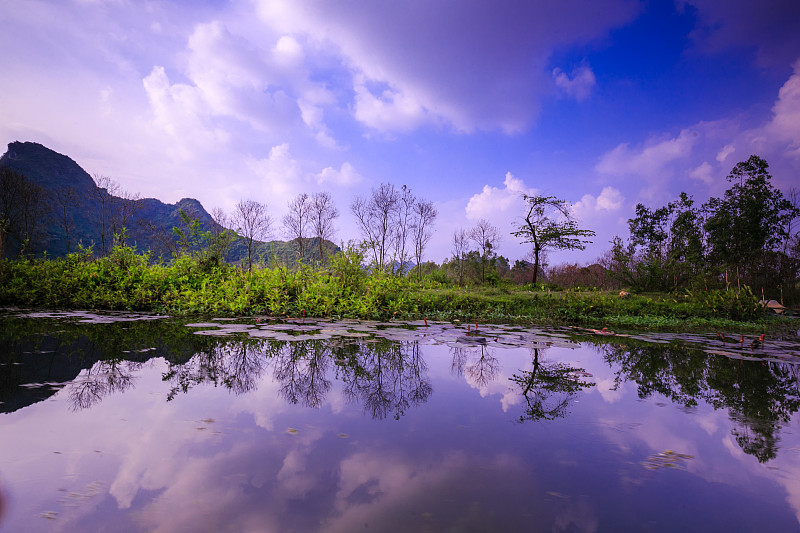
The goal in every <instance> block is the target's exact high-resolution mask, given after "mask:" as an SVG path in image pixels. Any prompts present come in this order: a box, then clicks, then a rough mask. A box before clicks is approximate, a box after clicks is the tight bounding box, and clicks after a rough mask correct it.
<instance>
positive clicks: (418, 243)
mask: <svg viewBox="0 0 800 533" xmlns="http://www.w3.org/2000/svg"><path fill="white" fill-rule="evenodd" d="M438 214H439V213H438V212H437V211H436V208H435V207H434V206H433V202H431V201H429V200H422V199H418V200H417V202H416V203H415V204H414V224H413V237H414V259H415V260H416V262H417V275H418V276H419V278H420V279H422V256H423V254H424V253H425V248H426V247H427V246H428V241H430V240H431V237H432V236H433V223H434V222H435V221H436V217H437V216H438Z"/></svg>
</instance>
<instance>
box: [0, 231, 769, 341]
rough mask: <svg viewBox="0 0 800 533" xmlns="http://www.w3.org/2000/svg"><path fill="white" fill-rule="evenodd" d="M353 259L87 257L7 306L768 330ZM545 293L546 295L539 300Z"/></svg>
mask: <svg viewBox="0 0 800 533" xmlns="http://www.w3.org/2000/svg"><path fill="white" fill-rule="evenodd" d="M363 259H364V257H363V252H362V251H361V250H360V249H358V248H355V247H350V248H348V249H347V250H345V251H344V252H340V253H338V254H336V255H334V256H333V257H331V259H330V262H329V265H328V266H326V267H319V268H311V267H309V266H307V265H303V264H299V263H298V265H296V266H295V267H294V268H289V267H287V266H285V265H278V266H272V267H268V266H266V265H263V264H262V265H257V267H256V268H254V269H253V270H252V271H251V272H245V271H243V270H242V269H240V268H237V267H234V266H230V265H228V264H225V263H217V262H214V261H208V260H207V258H206V257H205V256H203V255H202V254H188V253H187V254H183V255H180V256H179V257H178V258H176V259H175V260H173V261H172V262H170V263H164V262H152V261H151V257H150V255H149V254H148V253H145V254H137V253H136V250H135V249H134V248H131V247H124V246H117V247H115V248H114V249H113V250H112V251H111V253H110V254H109V255H108V256H106V257H101V258H94V257H92V255H91V253H90V252H89V251H86V250H83V251H81V252H79V253H73V254H70V255H69V256H67V257H66V258H60V259H52V260H46V259H19V260H14V261H12V260H3V261H2V262H0V304H3V305H18V306H32V307H47V308H60V309H110V310H134V311H149V312H161V313H167V314H172V315H208V314H213V315H228V316H234V315H256V314H263V315H271V316H284V315H288V316H295V317H299V316H302V315H303V314H304V313H305V315H306V316H309V317H311V316H316V317H328V316H338V317H342V318H360V319H391V318H418V319H422V318H426V319H447V320H455V319H459V320H464V321H467V320H468V321H472V320H481V321H537V322H555V323H569V324H587V325H602V326H615V327H620V326H623V327H687V326H693V327H704V328H711V327H723V328H724V327H726V326H731V325H736V327H737V328H739V329H742V328H747V327H749V328H762V329H763V328H765V327H769V326H770V325H773V326H774V325H776V324H779V321H777V319H771V320H769V319H767V318H766V317H764V316H763V311H762V310H761V308H760V306H759V305H758V302H757V298H756V297H755V296H754V295H753V294H752V292H750V290H749V289H747V288H744V289H742V290H730V291H724V290H712V291H703V292H697V293H692V292H686V293H684V294H681V295H669V294H649V295H644V294H642V295H629V296H627V297H625V298H622V297H620V295H619V294H617V293H612V292H607V291H598V290H592V291H585V292H579V291H575V290H563V291H552V290H548V289H546V288H545V287H544V286H542V285H538V286H532V285H528V286H516V285H513V284H511V283H509V282H504V283H500V284H498V286H496V287H487V286H483V287H475V288H462V287H455V286H452V285H449V284H446V283H442V282H440V281H435V280H434V279H432V278H435V276H430V275H429V276H427V277H425V278H423V279H422V280H421V281H419V280H417V279H416V277H415V276H409V277H399V276H395V275H390V274H386V273H383V272H380V271H375V272H370V271H369V270H368V269H366V268H364V267H363V265H362V262H363ZM531 289H534V290H531Z"/></svg>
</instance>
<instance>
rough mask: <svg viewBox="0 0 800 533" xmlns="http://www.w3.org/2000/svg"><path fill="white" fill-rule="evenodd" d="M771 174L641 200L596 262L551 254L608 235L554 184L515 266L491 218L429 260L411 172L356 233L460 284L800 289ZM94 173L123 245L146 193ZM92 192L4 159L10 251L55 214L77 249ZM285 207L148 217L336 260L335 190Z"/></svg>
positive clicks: (789, 224)
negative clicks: (445, 254) (81, 212)
mask: <svg viewBox="0 0 800 533" xmlns="http://www.w3.org/2000/svg"><path fill="white" fill-rule="evenodd" d="M771 179H772V176H771V175H770V173H769V171H768V164H767V162H766V161H765V160H763V159H761V158H760V157H758V156H755V155H754V156H751V157H750V158H749V159H748V160H747V161H743V162H740V163H738V164H737V165H736V166H734V167H733V169H732V170H731V172H730V174H729V175H728V177H727V180H728V182H729V183H730V187H729V188H728V190H726V191H725V193H724V194H723V195H722V196H721V197H719V198H714V197H712V198H710V199H709V200H708V201H707V202H706V203H705V204H702V205H700V206H697V205H696V204H695V202H694V199H693V198H692V197H691V196H690V195H688V194H686V193H681V194H680V196H679V197H678V198H677V199H675V200H674V201H671V202H669V203H668V204H667V205H664V206H661V207H658V208H648V207H646V206H644V205H643V204H638V205H637V206H636V210H635V216H634V217H633V218H631V219H630V220H629V221H628V226H629V231H630V235H629V237H628V239H627V240H623V239H622V238H621V237H619V236H617V237H615V238H614V239H613V240H612V241H611V249H610V250H609V251H608V252H606V253H605V254H604V255H603V256H602V257H601V258H599V259H598V261H597V262H596V263H595V264H594V265H590V266H587V267H580V266H578V265H577V264H575V265H569V264H565V265H556V266H550V265H548V264H547V255H548V253H549V252H551V251H558V250H582V249H585V246H586V244H588V243H589V242H591V241H590V240H589V239H591V238H592V237H594V236H595V232H594V231H593V230H590V229H585V228H581V227H579V225H578V222H577V221H576V220H575V218H574V215H573V210H572V207H571V205H570V204H569V203H568V202H566V201H563V200H561V199H558V198H556V197H554V196H541V195H524V196H523V197H522V200H523V210H522V211H521V214H520V216H519V218H518V222H517V223H516V224H515V227H514V231H512V232H511V235H512V236H514V237H515V238H517V239H519V241H520V242H521V243H524V244H528V245H530V252H529V254H528V255H527V256H526V257H525V258H523V259H518V260H516V261H515V262H514V264H513V266H512V265H511V264H510V263H509V260H508V259H506V258H505V257H503V256H500V255H497V249H498V246H499V244H500V243H501V241H502V234H501V232H500V230H499V229H498V228H497V227H495V226H494V225H493V224H492V223H491V222H490V221H489V220H486V219H481V220H479V221H478V222H477V224H476V225H475V226H473V227H471V228H459V229H457V230H455V231H454V233H453V235H452V241H451V254H452V255H451V256H450V257H449V258H448V259H446V260H445V261H444V262H443V263H442V264H441V265H438V264H436V263H433V262H426V261H425V252H426V249H427V246H428V243H429V241H430V239H431V237H432V236H433V232H434V227H435V224H436V221H437V218H438V212H437V210H436V207H435V206H434V204H433V202H432V201H430V200H427V199H425V198H421V197H418V196H417V195H415V194H414V193H413V192H412V190H411V189H410V188H409V187H408V186H406V185H403V186H401V187H397V186H395V185H393V184H391V183H382V184H380V185H379V186H378V187H376V188H373V189H371V191H370V192H369V193H368V194H365V195H361V196H356V197H355V198H354V199H353V201H352V202H351V204H350V206H349V208H350V212H351V214H352V215H353V217H354V218H355V221H356V225H357V228H358V231H359V237H360V238H359V240H357V241H356V243H355V244H352V243H351V245H350V246H353V247H355V248H357V249H358V250H359V252H360V253H361V254H362V255H363V258H364V261H365V263H368V266H369V267H370V268H372V269H373V270H375V271H381V272H385V273H391V274H394V275H398V276H405V275H409V274H410V272H411V271H412V269H413V274H414V275H416V276H417V277H418V278H419V279H421V278H423V277H424V276H428V277H430V278H432V279H434V280H436V281H440V282H443V283H450V284H456V285H461V286H464V285H475V284H497V283H505V282H510V283H517V284H532V285H533V286H534V287H535V286H542V284H543V283H544V284H549V286H551V287H552V288H557V286H559V285H560V286H562V287H568V286H572V285H576V284H578V285H585V286H600V287H602V288H613V287H627V288H630V289H632V290H634V291H667V292H669V291H681V290H685V289H693V288H703V289H710V288H730V287H742V286H744V285H748V286H750V287H753V288H754V289H755V290H758V289H759V288H761V289H763V290H764V291H768V292H771V294H772V293H774V291H776V290H777V291H778V292H781V293H782V292H783V291H787V290H788V291H790V292H791V291H795V292H796V291H798V289H797V286H796V284H797V279H798V272H799V271H800V238H799V237H798V235H799V233H798V231H797V228H796V227H795V226H794V224H795V222H796V219H797V218H798V217H799V216H800V195H798V192H797V190H796V189H793V190H792V191H790V193H789V197H788V198H786V197H784V196H783V193H782V192H781V191H780V190H778V189H777V188H775V187H774V186H773V185H772V183H771ZM94 181H95V185H96V187H95V188H94V189H93V197H92V198H91V199H90V200H91V205H92V206H93V207H94V208H95V210H96V211H97V212H96V213H95V214H94V217H93V224H94V225H95V233H94V234H95V235H97V236H98V241H99V242H96V243H94V245H95V246H96V247H97V250H95V251H94V252H95V254H96V255H101V256H103V255H107V254H108V253H109V252H110V250H111V248H112V247H113V246H114V245H125V244H126V239H127V235H128V230H129V228H130V224H131V223H132V220H134V215H135V214H136V213H137V211H138V210H140V209H141V208H142V205H143V204H142V200H141V198H140V196H139V195H138V194H135V193H131V192H129V191H126V190H124V189H122V187H121V186H120V185H119V184H118V183H117V182H115V181H114V180H112V179H110V178H107V177H104V176H99V175H95V176H94ZM81 201H84V202H85V201H86V199H81V198H79V195H78V193H77V192H76V191H75V190H73V189H71V188H69V187H64V188H61V189H58V190H55V191H49V192H48V191H46V190H44V189H43V188H42V187H40V186H38V185H36V184H35V183H32V182H31V181H29V180H27V179H26V178H25V176H24V175H22V174H20V173H18V172H15V171H13V170H10V169H8V168H3V169H0V250H2V251H3V252H4V255H13V253H14V252H16V253H17V254H20V255H26V254H31V253H35V252H36V249H37V247H36V244H37V241H38V240H39V239H40V238H41V236H42V227H43V226H44V225H45V220H47V221H49V223H50V224H51V226H52V225H55V226H56V227H58V228H60V231H61V234H62V235H63V240H64V243H65V247H66V251H67V253H69V252H70V251H71V250H72V249H74V247H75V242H74V233H75V209H76V207H77V206H79V205H81ZM286 207H287V211H286V214H285V215H284V216H283V217H282V218H281V220H280V222H279V223H278V222H276V221H275V220H274V219H273V217H272V216H271V215H270V213H269V209H268V206H267V205H266V204H263V203H259V202H256V201H254V200H242V201H240V202H239V203H237V204H236V206H235V207H234V209H233V211H232V212H231V213H226V212H225V211H223V210H222V209H214V210H212V213H211V217H210V219H207V220H200V217H199V216H198V213H195V212H191V211H184V210H181V213H180V220H179V221H178V223H177V224H176V225H175V226H174V227H172V228H171V231H169V228H166V229H165V228H164V227H161V226H159V225H158V224H157V223H156V221H153V220H148V219H147V218H144V217H140V219H139V220H138V221H137V223H138V224H139V226H140V228H139V229H140V230H142V231H144V232H145V233H148V234H149V235H150V236H151V238H152V241H153V242H159V243H161V244H162V245H163V249H164V250H166V251H167V252H168V253H169V255H172V256H173V257H177V256H178V255H181V254H193V255H196V256H197V258H198V260H200V261H203V262H204V263H206V264H207V265H209V266H213V265H219V264H221V263H223V262H226V261H228V259H229V258H230V251H231V249H232V248H233V247H239V249H240V250H241V253H240V254H238V257H241V258H242V260H241V263H242V266H243V267H245V268H246V269H247V270H252V268H253V265H254V262H258V260H259V258H260V257H263V255H262V254H263V249H259V247H260V246H261V243H262V242H263V241H266V240H267V239H271V238H273V237H274V235H275V233H276V230H279V232H280V234H281V235H282V236H283V237H284V238H286V239H288V240H289V242H291V243H292V244H293V250H294V254H295V257H294V258H295V259H296V260H297V261H299V262H301V263H307V264H308V263H313V262H314V261H317V262H319V263H320V264H324V263H325V262H326V261H327V258H328V254H329V252H330V248H329V247H330V245H326V244H325V243H330V242H331V241H333V239H335V237H336V233H337V230H336V227H335V221H336V220H337V219H338V218H339V217H340V212H339V209H338V208H337V206H336V205H335V203H334V201H333V198H332V197H331V195H330V194H329V193H327V192H317V193H313V194H307V193H301V194H298V195H296V196H295V197H294V198H292V199H291V200H289V202H288V204H287V206H286ZM326 246H328V247H327V248H326ZM9 252H11V253H9Z"/></svg>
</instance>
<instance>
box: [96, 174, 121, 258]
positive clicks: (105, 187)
mask: <svg viewBox="0 0 800 533" xmlns="http://www.w3.org/2000/svg"><path fill="white" fill-rule="evenodd" d="M92 178H93V179H94V183H95V188H94V195H95V199H96V200H97V201H98V203H99V204H100V213H99V214H98V216H99V217H100V218H99V220H98V221H97V226H98V230H99V231H100V253H101V254H102V255H107V254H108V248H109V244H110V241H111V238H110V237H112V236H113V235H111V236H109V235H108V231H109V228H110V225H111V221H110V219H111V210H112V208H113V203H114V198H115V197H114V195H115V194H116V192H117V191H118V190H119V183H117V182H116V181H114V180H113V179H111V178H109V177H108V176H102V175H100V174H95V175H93V176H92Z"/></svg>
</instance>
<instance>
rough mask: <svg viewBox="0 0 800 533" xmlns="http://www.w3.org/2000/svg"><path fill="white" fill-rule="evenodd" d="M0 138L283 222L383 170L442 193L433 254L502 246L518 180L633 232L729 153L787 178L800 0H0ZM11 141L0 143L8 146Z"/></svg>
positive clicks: (795, 176) (170, 193)
mask: <svg viewBox="0 0 800 533" xmlns="http://www.w3.org/2000/svg"><path fill="white" fill-rule="evenodd" d="M0 25H2V28H3V31H2V32H0V71H2V73H3V74H2V76H0V95H2V96H0V143H2V144H3V146H5V145H6V144H8V143H10V142H13V141H33V142H38V143H41V144H43V145H45V146H47V147H48V148H51V149H53V150H55V151H57V152H59V153H62V154H65V155H68V156H69V157H71V158H72V159H74V160H75V161H76V162H77V163H78V164H79V165H81V166H82V167H83V168H84V169H85V170H86V171H87V172H89V173H90V174H92V175H95V174H97V175H104V176H109V177H111V178H113V179H114V180H116V181H117V182H119V183H120V184H121V185H122V187H123V188H124V189H127V190H128V191H130V192H133V193H139V194H140V195H141V196H142V197H154V198H158V199H160V200H162V201H164V202H168V203H174V202H176V201H178V200H180V199H181V198H185V197H191V198H197V199H198V200H200V201H201V202H202V203H203V205H204V206H205V207H206V209H207V210H209V211H210V210H211V209H212V208H214V207H221V208H223V209H225V210H227V211H229V212H230V211H232V209H233V207H234V206H235V204H236V203H237V202H238V201H240V200H243V199H252V200H256V201H259V202H262V203H265V204H267V206H268V209H269V211H270V213H271V214H272V216H273V218H274V219H275V221H276V224H275V232H274V233H275V237H276V238H282V237H283V234H282V231H281V227H280V223H279V221H280V219H281V217H282V216H283V215H284V214H285V213H286V212H287V203H288V202H289V201H290V200H291V199H292V198H293V197H295V196H296V195H297V194H300V193H304V192H305V193H314V192H318V191H328V192H330V193H331V194H332V196H333V198H334V200H335V202H336V205H337V207H338V209H339V211H340V213H341V216H340V217H339V218H338V219H337V222H336V226H337V229H338V231H337V234H336V238H335V241H336V242H337V243H344V242H347V241H349V240H357V239H359V238H360V235H359V233H358V229H357V227H356V223H355V218H354V217H353V215H352V212H351V210H350V205H351V203H352V201H353V199H354V198H355V197H356V196H364V195H367V194H369V193H370V190H371V189H372V188H376V187H378V186H380V184H381V183H384V182H388V183H392V184H394V185H395V186H398V187H399V186H402V185H407V186H408V187H410V188H411V190H412V192H413V193H415V194H416V195H417V196H418V197H420V198H424V199H426V200H430V201H433V202H434V204H435V206H436V208H437V210H438V218H437V221H436V225H435V230H436V233H435V235H434V237H433V239H432V240H431V243H430V245H429V248H428V251H427V253H426V257H427V258H428V259H431V260H434V261H437V262H441V261H442V260H444V259H446V258H447V257H449V256H451V255H452V251H451V249H452V245H451V243H452V235H453V232H454V231H455V230H457V229H459V228H467V229H468V228H470V227H472V226H474V225H475V224H476V223H477V222H478V221H479V220H480V219H481V218H486V219H488V220H489V221H490V222H492V223H493V224H494V225H495V226H497V227H498V229H499V230H500V232H501V234H502V235H503V238H502V241H501V242H500V244H499V249H498V252H499V253H500V254H502V255H504V256H506V257H507V258H509V259H511V262H512V263H513V261H514V260H515V259H520V258H523V257H524V256H525V255H526V253H527V252H528V248H527V246H526V245H522V244H520V243H519V242H518V240H517V238H516V237H514V236H512V235H511V234H510V232H511V231H512V230H513V229H514V224H515V223H516V222H518V221H519V217H520V216H521V215H522V214H523V211H524V203H523V200H522V199H521V195H522V194H523V193H524V194H542V195H548V196H550V195H552V196H556V197H558V198H560V199H562V200H566V201H569V202H571V203H572V204H573V213H574V215H575V217H576V218H577V219H578V220H579V221H580V225H581V227H584V228H587V229H592V230H594V231H595V232H596V233H597V235H596V237H595V238H594V239H593V241H594V242H593V243H592V244H590V245H589V246H587V249H586V250H585V251H572V252H559V253H553V254H551V256H550V262H551V263H552V264H555V263H561V262H578V263H582V264H587V263H591V262H593V261H594V260H595V259H596V258H597V257H598V256H600V255H602V253H603V252H604V251H606V250H607V249H608V248H609V247H610V245H609V241H610V240H611V239H612V238H613V237H614V236H615V235H620V236H622V237H624V238H627V236H628V229H627V220H628V219H629V218H631V217H632V216H633V214H634V209H635V206H636V204H638V203H643V204H645V205H647V206H649V207H658V206H661V205H664V204H666V203H667V202H669V201H671V200H673V199H675V198H677V196H678V195H679V194H680V192H682V191H685V192H687V193H689V194H691V195H693V197H694V199H695V201H696V203H697V204H702V203H704V202H705V201H707V200H708V198H709V197H711V196H720V195H722V194H723V192H724V191H725V189H726V188H727V185H728V182H727V181H726V179H725V178H726V176H727V175H728V173H729V172H730V170H731V168H732V167H733V166H734V165H735V164H736V163H737V162H739V161H744V160H746V159H747V158H748V157H749V156H750V155H752V154H757V155H759V156H761V157H763V158H765V159H766V160H767V161H768V162H769V164H770V169H771V172H772V175H773V183H774V185H775V186H777V187H778V188H780V189H781V190H783V191H784V193H786V192H788V190H789V189H790V188H791V187H798V186H800V178H799V177H800V2H797V0H764V1H761V2H758V3H756V2H752V0H676V1H660V0H653V1H643V2H640V1H635V0H605V1H603V2H598V1H595V0H563V1H559V2H553V1H552V0H519V1H505V0H495V1H492V2H488V1H485V0H483V1H476V0H459V1H455V0H404V1H402V2H387V1H384V2H374V1H368V0H362V1H355V0H341V1H331V0H316V1H314V0H229V1H222V0H203V1H200V0H198V1H191V2H189V1H185V2H177V1H172V2H170V1H155V0H154V1H147V0H142V1H133V0H131V1H127V0H59V1H52V2H48V1H37V0H0ZM3 151H4V150H3Z"/></svg>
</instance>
